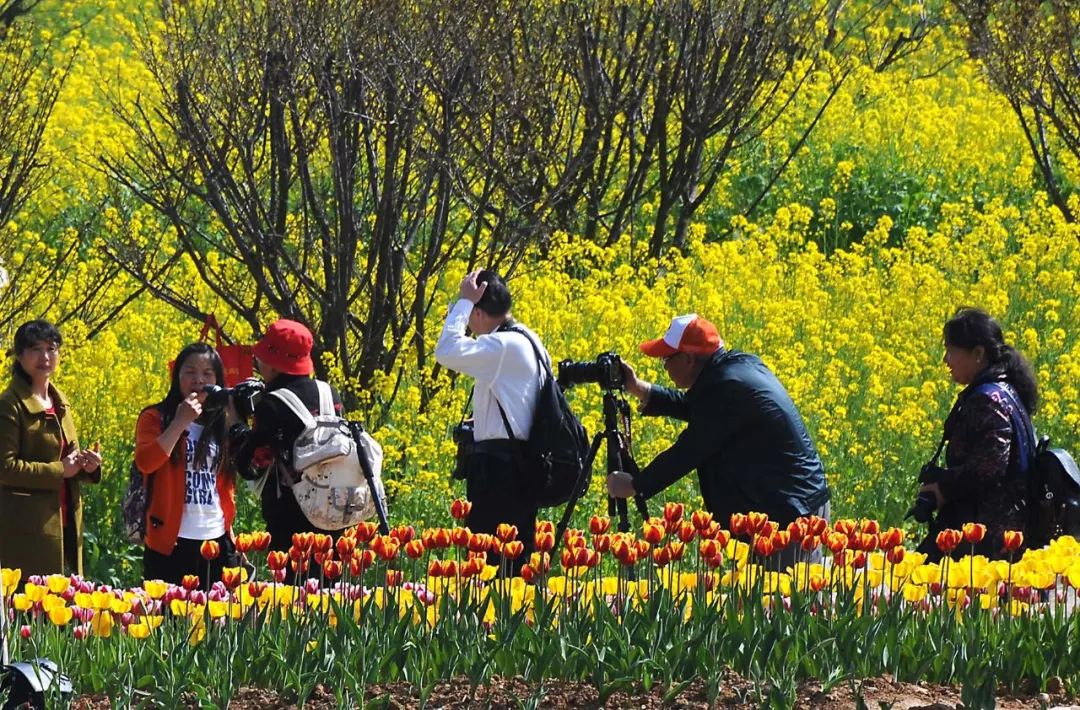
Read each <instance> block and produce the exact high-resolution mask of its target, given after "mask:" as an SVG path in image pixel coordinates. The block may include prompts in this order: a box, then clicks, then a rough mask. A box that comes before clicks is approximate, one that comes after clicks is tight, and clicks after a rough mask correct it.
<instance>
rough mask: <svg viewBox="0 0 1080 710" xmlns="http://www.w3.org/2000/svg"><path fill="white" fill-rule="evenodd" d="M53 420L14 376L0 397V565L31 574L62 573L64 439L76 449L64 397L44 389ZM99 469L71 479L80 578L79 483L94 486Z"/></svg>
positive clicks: (77, 569) (52, 388)
mask: <svg viewBox="0 0 1080 710" xmlns="http://www.w3.org/2000/svg"><path fill="white" fill-rule="evenodd" d="M49 396H50V398H51V399H52V401H53V403H54V407H55V408H56V416H55V417H54V416H50V415H48V414H46V412H45V408H44V406H43V405H42V402H41V400H39V399H38V398H37V397H35V396H34V394H33V392H32V391H31V385H30V383H29V382H27V381H26V380H25V379H23V378H22V377H20V376H18V375H14V376H12V379H11V383H10V384H9V385H8V388H7V389H6V390H4V392H3V393H2V394H0V565H3V566H4V567H10V568H19V569H21V570H22V576H23V579H26V578H27V577H28V576H30V575H33V574H54V573H56V574H61V573H64V572H65V569H64V531H63V524H62V513H61V508H60V491H61V488H62V486H63V485H64V465H63V463H61V461H60V458H61V453H62V452H61V450H60V444H61V430H62V431H63V440H64V441H65V442H66V443H67V445H68V446H69V447H70V446H75V447H78V446H79V440H78V435H77V433H76V431H75V420H74V419H73V418H72V415H71V406H70V404H69V403H68V400H67V397H65V396H64V394H63V393H62V392H61V391H60V390H58V389H56V387H55V386H53V385H51V384H50V386H49ZM100 480H101V469H100V468H99V469H98V470H96V471H94V472H93V473H88V472H86V471H81V472H79V473H78V474H76V475H75V476H74V477H73V478H71V479H70V485H69V505H70V508H71V511H72V513H73V517H74V523H75V535H74V539H75V541H76V545H77V549H76V553H75V555H74V558H75V560H76V569H73V570H70V571H73V572H77V573H78V574H82V512H83V511H82V498H81V496H80V491H79V488H80V484H81V483H84V482H89V483H97V482H98V481H100Z"/></svg>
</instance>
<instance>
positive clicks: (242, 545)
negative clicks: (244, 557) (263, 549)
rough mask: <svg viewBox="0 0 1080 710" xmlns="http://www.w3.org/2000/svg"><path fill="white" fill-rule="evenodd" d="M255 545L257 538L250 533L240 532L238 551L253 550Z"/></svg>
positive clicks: (237, 542)
mask: <svg viewBox="0 0 1080 710" xmlns="http://www.w3.org/2000/svg"><path fill="white" fill-rule="evenodd" d="M254 546H255V538H254V536H253V535H251V534H250V533H240V534H239V535H237V536H236V551H237V552H242V553H248V552H251V550H252V548H253V547H254Z"/></svg>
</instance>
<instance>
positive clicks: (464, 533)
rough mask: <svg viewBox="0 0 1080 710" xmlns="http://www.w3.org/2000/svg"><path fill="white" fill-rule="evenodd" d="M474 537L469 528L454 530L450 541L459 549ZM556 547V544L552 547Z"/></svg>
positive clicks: (451, 532)
mask: <svg viewBox="0 0 1080 710" xmlns="http://www.w3.org/2000/svg"><path fill="white" fill-rule="evenodd" d="M471 536H472V531H471V530H469V529H468V528H460V527H458V528H454V529H453V530H451V531H450V539H451V540H452V541H453V543H454V544H455V545H457V546H458V547H465V546H466V545H468V544H469V537H471ZM552 546H554V544H553V545H552Z"/></svg>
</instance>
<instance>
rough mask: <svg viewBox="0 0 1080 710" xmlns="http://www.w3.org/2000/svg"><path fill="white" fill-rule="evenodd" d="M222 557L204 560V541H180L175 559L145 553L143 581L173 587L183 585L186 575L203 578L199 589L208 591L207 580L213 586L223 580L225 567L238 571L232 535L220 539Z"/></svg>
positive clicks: (149, 552) (145, 551)
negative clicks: (202, 550)
mask: <svg viewBox="0 0 1080 710" xmlns="http://www.w3.org/2000/svg"><path fill="white" fill-rule="evenodd" d="M217 543H218V545H220V546H221V554H220V555H219V556H218V557H217V559H214V560H209V561H208V560H205V559H203V556H202V552H201V550H200V548H201V547H202V544H203V541H202V540H188V539H186V538H182V537H178V538H176V547H174V548H173V551H172V554H171V555H163V554H161V553H160V552H157V551H156V550H151V549H150V548H149V547H147V548H144V549H143V579H160V580H161V581H163V582H168V583H169V584H180V583H181V582H182V581H183V579H184V575H187V574H194V575H196V576H198V578H199V586H201V587H203V588H204V589H207V584H206V583H207V579H208V578H209V582H210V584H211V585H212V584H213V583H214V582H216V581H218V580H219V579H221V570H222V569H224V568H225V567H238V566H239V565H240V558H239V555H237V554H236V546H235V545H234V544H233V541H232V539H231V538H230V537H229V535H228V533H226V534H224V535H222V536H221V537H219V538H218V539H217Z"/></svg>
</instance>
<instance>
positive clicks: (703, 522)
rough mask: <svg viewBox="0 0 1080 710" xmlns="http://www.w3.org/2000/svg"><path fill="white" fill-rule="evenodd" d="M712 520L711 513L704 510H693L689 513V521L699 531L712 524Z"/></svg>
mask: <svg viewBox="0 0 1080 710" xmlns="http://www.w3.org/2000/svg"><path fill="white" fill-rule="evenodd" d="M712 521H713V519H712V513H709V512H707V511H704V510H695V511H694V512H693V513H691V514H690V522H691V523H692V524H693V526H694V528H695V529H697V530H698V531H699V532H700V531H701V530H705V529H706V528H708V527H709V526H710V525H711V524H712Z"/></svg>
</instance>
